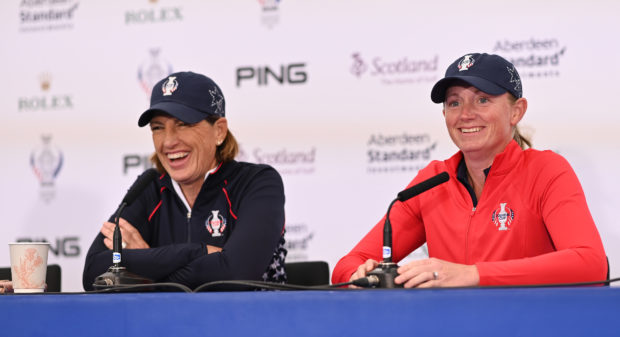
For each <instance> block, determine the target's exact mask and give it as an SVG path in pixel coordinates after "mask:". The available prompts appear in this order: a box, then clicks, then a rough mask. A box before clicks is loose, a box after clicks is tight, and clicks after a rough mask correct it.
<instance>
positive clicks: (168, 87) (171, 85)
mask: <svg viewBox="0 0 620 337" xmlns="http://www.w3.org/2000/svg"><path fill="white" fill-rule="evenodd" d="M178 86H179V83H178V82H177V80H176V76H170V77H168V80H167V81H166V82H164V84H162V85H161V91H163V93H164V96H170V95H172V93H173V92H175V90H177V87H178Z"/></svg>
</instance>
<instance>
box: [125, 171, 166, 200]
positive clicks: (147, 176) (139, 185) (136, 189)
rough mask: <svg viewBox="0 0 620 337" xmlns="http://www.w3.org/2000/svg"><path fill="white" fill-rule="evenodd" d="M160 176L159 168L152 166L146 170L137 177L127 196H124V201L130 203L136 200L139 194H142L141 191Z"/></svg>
mask: <svg viewBox="0 0 620 337" xmlns="http://www.w3.org/2000/svg"><path fill="white" fill-rule="evenodd" d="M158 176H159V172H157V170H156V169H154V168H150V169H148V170H146V171H144V172H143V173H142V174H141V175H140V176H139V177H138V179H136V181H135V182H134V183H133V185H131V187H130V188H129V190H128V191H127V194H125V197H124V198H123V203H124V204H126V205H129V204H131V203H132V202H134V200H136V199H137V198H138V196H139V195H140V193H142V191H143V190H144V189H145V188H146V186H147V185H148V184H150V183H151V181H153V180H155V179H156V178H157V177H158Z"/></svg>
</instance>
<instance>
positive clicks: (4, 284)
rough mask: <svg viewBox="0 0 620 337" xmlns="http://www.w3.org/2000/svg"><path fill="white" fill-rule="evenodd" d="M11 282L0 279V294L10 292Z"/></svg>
mask: <svg viewBox="0 0 620 337" xmlns="http://www.w3.org/2000/svg"><path fill="white" fill-rule="evenodd" d="M12 292H13V282H11V281H9V280H0V294H5V293H12Z"/></svg>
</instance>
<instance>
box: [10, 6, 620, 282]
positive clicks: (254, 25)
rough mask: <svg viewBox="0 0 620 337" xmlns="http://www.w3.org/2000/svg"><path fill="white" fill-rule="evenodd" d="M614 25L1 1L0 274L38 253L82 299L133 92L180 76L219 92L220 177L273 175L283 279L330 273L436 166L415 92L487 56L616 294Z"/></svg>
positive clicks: (430, 132) (481, 14)
mask: <svg viewBox="0 0 620 337" xmlns="http://www.w3.org/2000/svg"><path fill="white" fill-rule="evenodd" d="M618 13H620V3H618V2H617V1H611V0H610V1H600V0H599V1H596V0H594V1H579V2H576V1H553V0H552V1H544V2H541V1H536V0H524V1H521V2H518V3H515V2H512V3H510V5H508V4H503V2H502V4H500V2H499V1H491V0H488V1H486V0H484V1H475V0H474V1H469V2H466V3H463V2H462V1H448V0H446V1H425V2H422V1H406V0H386V1H366V0H359V1H333V0H329V1H327V0H322V1H320V0H314V1H293V0H283V1H270V0H262V1H224V0H218V1H216V0H213V1H182V0H160V1H157V0H151V1H147V0H132V1H113V2H110V1H78V0H53V1H52V0H10V1H3V2H2V3H1V4H0V31H2V38H1V39H0V63H1V64H2V66H1V67H0V75H1V76H0V78H1V79H2V80H1V81H0V95H1V96H0V97H1V98H2V99H1V100H0V113H1V114H2V123H0V137H1V139H2V146H1V147H0V157H2V158H4V159H3V162H4V164H3V165H2V171H1V172H2V176H3V177H4V181H5V182H4V186H5V187H4V189H5V190H4V193H2V195H1V196H0V207H1V208H0V212H1V214H2V215H3V216H2V234H1V236H0V237H1V240H0V246H4V247H6V248H3V249H0V261H3V262H0V265H5V266H8V265H9V256H8V242H11V241H17V240H21V241H23V240H47V241H49V242H50V243H51V247H52V252H51V255H50V258H49V262H50V263H58V264H60V265H61V266H62V270H63V283H62V287H63V291H79V290H81V289H82V288H81V273H82V268H83V263H84V256H85V254H86V251H87V250H88V247H89V246H90V243H91V241H92V239H93V238H94V236H95V235H96V233H97V231H98V230H99V228H100V226H101V223H102V222H103V221H104V220H105V219H107V218H108V217H109V216H110V214H111V213H112V212H113V211H114V210H115V208H116V206H117V205H118V203H119V202H120V200H121V198H122V196H123V195H124V193H125V191H126V189H127V188H128V187H129V186H130V185H131V183H132V182H133V180H134V179H135V178H136V176H137V175H138V174H139V173H140V172H142V170H144V168H145V166H144V165H145V162H146V157H148V155H149V154H150V153H151V152H152V144H151V138H150V131H149V130H148V128H146V129H140V128H138V127H137V119H138V116H139V114H140V113H141V112H142V111H143V110H144V109H146V108H147V106H148V98H149V97H148V95H149V92H150V89H149V90H145V89H144V88H145V87H146V88H150V86H151V85H152V84H153V83H154V81H156V80H158V79H160V78H162V77H163V76H165V75H167V74H168V73H170V72H173V71H183V70H192V71H195V72H200V73H204V74H206V75H208V76H210V77H212V78H213V79H214V80H215V81H216V82H217V83H218V84H219V85H220V86H221V88H222V90H223V92H224V96H225V97H226V105H227V109H226V110H227V117H228V119H229V126H230V128H231V130H232V131H233V132H234V134H235V136H236V137H237V139H238V140H239V141H240V143H241V147H242V153H241V154H240V157H239V159H241V160H246V161H252V162H265V163H269V164H271V165H273V166H274V167H276V168H277V169H278V170H279V171H280V173H281V174H282V176H283V179H284V183H285V192H286V218H287V228H288V233H287V240H288V243H289V246H288V248H289V261H293V260H325V261H327V262H328V263H329V265H330V268H333V267H334V265H335V263H336V262H337V260H338V259H339V258H340V257H341V256H342V255H344V254H346V253H347V252H348V251H349V250H350V249H351V248H352V247H353V245H354V244H355V243H356V242H357V241H358V240H359V239H360V238H361V237H362V235H363V234H365V233H366V232H367V231H368V230H369V229H370V227H371V226H373V225H374V224H375V223H376V222H377V221H378V220H379V219H380V218H381V216H382V215H383V213H384V212H385V210H386V208H387V206H388V204H389V203H390V201H391V200H392V199H393V198H394V197H395V195H396V193H397V192H398V191H400V190H401V189H403V188H404V187H405V186H406V185H407V183H408V182H409V181H410V180H411V179H412V178H413V177H414V175H415V174H416V172H417V170H418V168H420V167H422V166H424V165H425V164H426V163H428V162H429V161H430V160H432V159H444V158H446V157H448V156H450V155H451V154H453V153H454V152H455V151H456V148H455V147H454V145H453V144H452V143H451V141H450V139H449V137H448V135H447V132H446V130H445V127H444V124H443V119H442V116H441V112H440V111H441V110H440V109H441V107H440V106H439V105H436V104H433V103H432V102H431V101H430V89H431V87H432V85H433V84H434V82H435V81H436V80H437V79H439V78H441V76H442V74H443V72H444V71H445V68H446V67H447V66H448V65H449V64H450V63H451V62H452V61H454V60H455V59H456V58H457V57H459V56H461V55H463V54H465V53H468V52H489V53H497V54H500V55H502V56H504V57H506V58H508V59H511V60H513V61H514V62H515V64H516V65H517V69H518V70H519V72H520V73H521V76H522V78H523V85H524V95H525V97H527V98H528V100H529V103H530V105H529V110H528V112H527V114H526V116H525V119H524V120H523V122H522V128H523V129H524V131H525V133H526V134H529V135H531V136H532V139H533V142H534V147H535V148H538V149H552V150H555V151H557V152H559V153H560V154H562V155H563V156H565V157H566V158H567V159H568V160H569V161H570V162H571V164H572V165H573V167H574V169H575V170H576V172H577V175H578V176H579V178H580V179H581V182H582V185H583V187H584V190H585V193H586V197H587V199H588V202H589V205H590V209H591V211H592V214H593V216H594V219H595V221H596V223H597V226H598V229H599V231H600V233H601V236H602V238H603V242H604V245H605V248H606V251H607V254H608V255H609V258H610V262H611V271H612V276H618V273H616V272H615V271H617V270H619V269H620V248H618V245H617V243H618V242H619V236H620V229H618V226H616V216H615V214H614V210H615V208H616V207H618V205H620V196H619V195H618V193H617V192H616V191H617V190H618V189H619V188H620V178H619V175H618V174H617V168H618V166H619V159H618V158H619V157H620V156H619V155H620V150H619V149H618V145H617V144H618V143H619V142H620V132H618V130H617V128H618V127H619V126H620V117H619V114H618V112H617V107H616V106H615V104H614V103H615V98H616V96H617V92H616V91H617V90H616V86H617V85H616V79H617V78H619V77H620V70H619V68H620V67H618V62H619V60H620V47H619V46H618V43H617V36H618V34H619V33H620V24H619V23H618ZM266 73H271V74H275V75H266V76H265V74H266ZM379 159H380V160H379ZM397 239H398V238H395V240H397ZM419 255H423V252H420V253H419Z"/></svg>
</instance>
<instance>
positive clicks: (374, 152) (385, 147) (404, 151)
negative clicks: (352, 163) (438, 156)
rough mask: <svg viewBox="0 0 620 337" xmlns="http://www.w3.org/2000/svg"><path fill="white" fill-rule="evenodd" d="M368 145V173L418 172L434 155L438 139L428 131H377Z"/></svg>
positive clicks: (371, 136)
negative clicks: (383, 132)
mask: <svg viewBox="0 0 620 337" xmlns="http://www.w3.org/2000/svg"><path fill="white" fill-rule="evenodd" d="M367 146H368V150H367V152H366V154H367V159H368V160H367V162H368V167H367V172H368V173H391V172H412V171H413V172H417V171H418V170H420V169H422V168H423V167H425V166H426V165H427V164H428V163H429V161H430V160H431V158H432V157H433V152H434V151H435V149H436V147H437V141H433V140H432V139H431V136H430V135H429V134H426V133H422V134H409V133H406V132H403V133H401V134H392V135H386V134H382V133H375V134H371V135H370V138H369V139H368V143H367Z"/></svg>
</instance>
